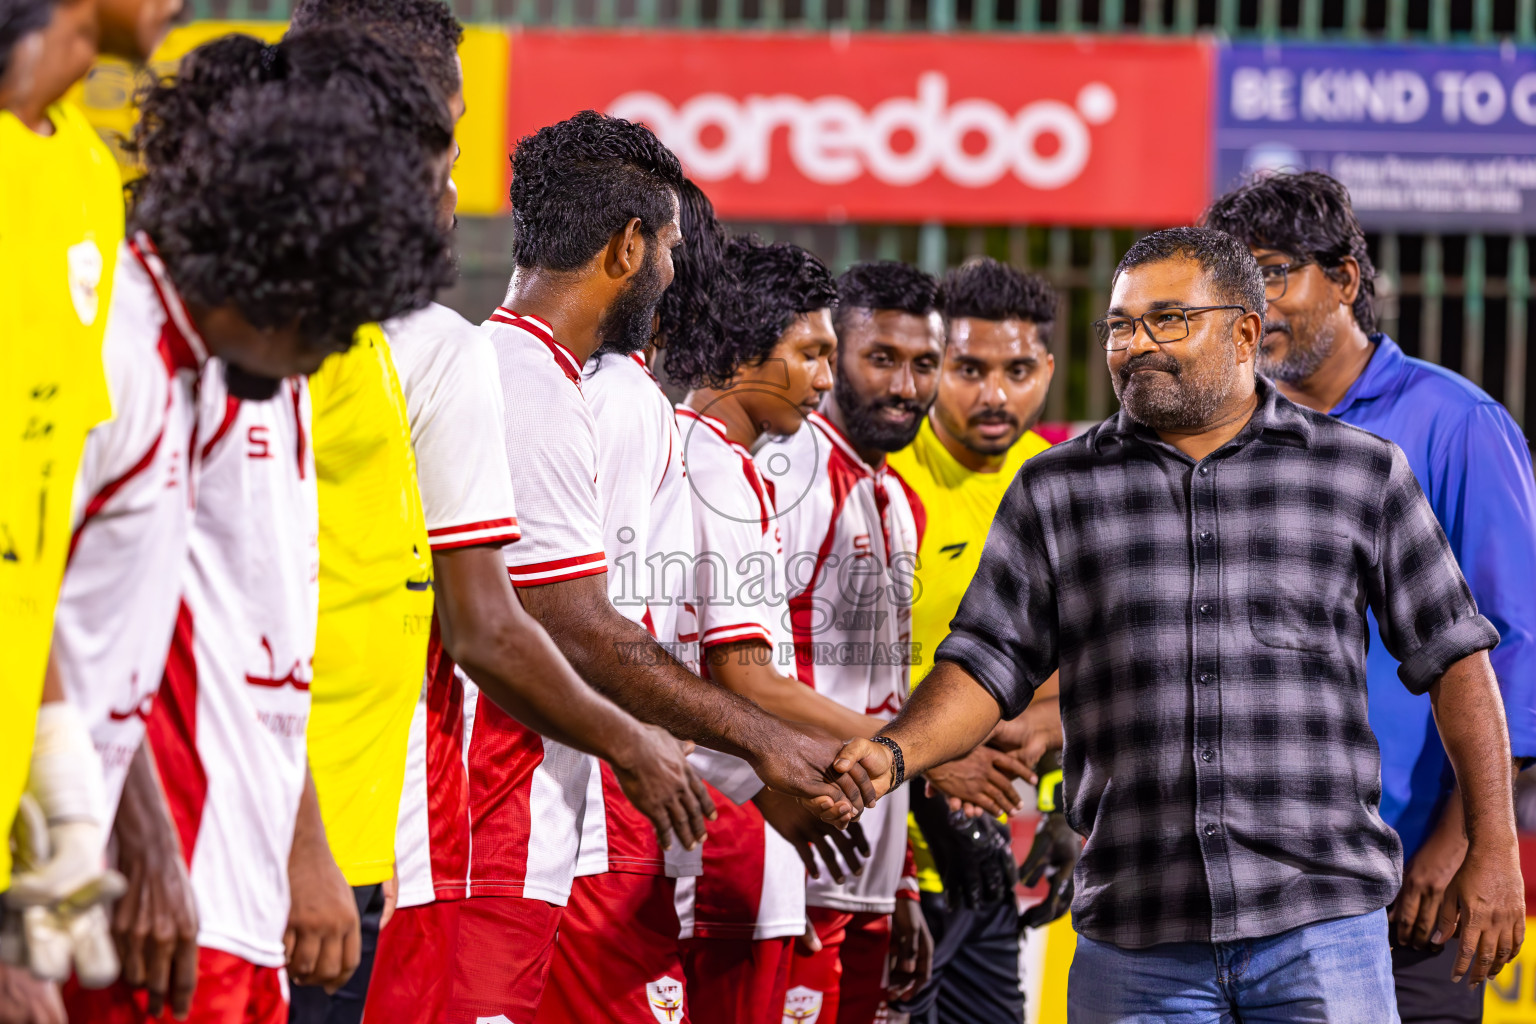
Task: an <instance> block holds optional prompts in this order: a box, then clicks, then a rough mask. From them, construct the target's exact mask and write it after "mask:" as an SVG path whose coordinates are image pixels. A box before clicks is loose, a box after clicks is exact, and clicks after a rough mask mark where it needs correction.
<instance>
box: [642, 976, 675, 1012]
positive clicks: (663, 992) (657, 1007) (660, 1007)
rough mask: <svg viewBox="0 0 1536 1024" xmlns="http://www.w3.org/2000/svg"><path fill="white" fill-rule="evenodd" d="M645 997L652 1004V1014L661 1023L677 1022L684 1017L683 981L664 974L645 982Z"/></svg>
mask: <svg viewBox="0 0 1536 1024" xmlns="http://www.w3.org/2000/svg"><path fill="white" fill-rule="evenodd" d="M645 998H646V1001H647V1002H649V1003H650V1004H651V1016H652V1017H655V1018H656V1019H657V1020H659V1021H661V1024H677V1022H678V1021H680V1020H682V1019H683V983H682V982H680V981H678V980H677V979H676V978H673V977H670V976H668V975H665V974H663V975H662V976H661V977H659V978H657V979H656V980H655V981H648V982H646V983H645Z"/></svg>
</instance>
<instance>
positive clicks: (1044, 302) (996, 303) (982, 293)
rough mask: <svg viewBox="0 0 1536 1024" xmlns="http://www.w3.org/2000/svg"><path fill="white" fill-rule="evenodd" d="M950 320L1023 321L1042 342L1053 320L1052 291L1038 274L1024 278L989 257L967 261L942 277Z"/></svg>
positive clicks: (947, 314)
mask: <svg viewBox="0 0 1536 1024" xmlns="http://www.w3.org/2000/svg"><path fill="white" fill-rule="evenodd" d="M940 292H941V294H942V295H943V303H944V315H945V316H946V317H948V318H950V319H958V318H960V317H975V318H976V319H978V320H1025V321H1028V322H1030V323H1033V324H1037V325H1039V328H1040V336H1041V338H1044V337H1045V336H1046V333H1047V329H1048V328H1049V327H1050V325H1051V324H1052V323H1053V322H1054V321H1055V319H1056V289H1054V288H1052V287H1051V284H1050V282H1049V281H1047V280H1046V279H1045V278H1043V277H1041V276H1040V275H1039V274H1026V273H1025V272H1024V271H1022V270H1019V269H1018V268H1016V267H1010V266H1009V265H1008V264H1006V263H1000V262H998V261H997V260H994V259H993V258H992V257H990V256H980V257H977V258H976V259H972V260H967V261H966V262H965V263H963V264H961V265H960V266H958V267H955V268H954V269H952V270H951V271H950V272H949V273H947V274H945V275H944V282H943V284H942V285H941V286H940Z"/></svg>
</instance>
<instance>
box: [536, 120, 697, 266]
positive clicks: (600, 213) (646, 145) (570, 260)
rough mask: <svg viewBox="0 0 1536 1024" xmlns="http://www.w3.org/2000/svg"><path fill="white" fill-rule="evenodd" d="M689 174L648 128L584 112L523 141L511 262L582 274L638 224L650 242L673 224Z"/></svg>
mask: <svg viewBox="0 0 1536 1024" xmlns="http://www.w3.org/2000/svg"><path fill="white" fill-rule="evenodd" d="M683 180H684V179H683V168H682V165H681V164H679V163H678V162H677V157H676V156H674V155H673V154H672V151H671V150H670V149H668V148H667V147H666V146H663V145H662V144H661V140H660V139H658V138H656V136H655V135H654V134H653V133H652V132H651V130H650V129H649V128H647V127H645V126H644V125H641V124H635V123H633V122H631V121H625V120H622V119H620V118H617V117H609V116H608V115H607V114H599V113H598V112H597V111H595V110H583V111H582V112H581V113H579V114H577V115H575V116H574V117H569V118H567V119H565V120H564V121H561V122H559V123H558V124H552V125H548V126H546V127H544V128H540V129H539V130H538V131H536V132H534V133H533V134H532V135H528V136H525V137H524V138H523V139H521V140H519V141H518V144H517V149H516V151H515V152H514V153H513V154H512V225H513V232H514V235H513V241H512V258H513V261H514V262H515V263H516V264H517V265H518V266H519V267H543V268H545V269H548V270H575V269H576V268H577V267H580V266H582V265H583V264H585V263H586V262H587V261H588V260H590V259H591V258H592V257H593V256H596V255H597V254H598V253H599V252H601V251H602V248H603V246H605V245H607V244H608V240H609V239H610V238H612V237H613V236H614V234H615V233H617V232H618V231H620V230H622V229H623V227H624V225H625V224H627V223H629V221H630V220H631V219H632V218H636V217H638V218H639V219H640V231H641V234H642V235H643V236H644V237H645V239H646V240H647V241H650V240H651V239H653V238H655V237H656V232H657V231H658V230H660V228H661V227H662V225H664V224H666V223H667V222H668V221H670V220H671V219H672V213H673V210H674V204H675V203H676V202H677V197H678V195H679V193H681V191H682V188H683Z"/></svg>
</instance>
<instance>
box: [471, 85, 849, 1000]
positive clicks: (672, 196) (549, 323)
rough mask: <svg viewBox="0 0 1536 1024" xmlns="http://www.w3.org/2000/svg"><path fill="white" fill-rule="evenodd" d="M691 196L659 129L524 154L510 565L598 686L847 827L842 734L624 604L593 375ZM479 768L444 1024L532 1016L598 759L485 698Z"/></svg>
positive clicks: (679, 819)
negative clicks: (833, 774)
mask: <svg viewBox="0 0 1536 1024" xmlns="http://www.w3.org/2000/svg"><path fill="white" fill-rule="evenodd" d="M682 184H683V175H682V168H681V166H680V165H679V164H678V162H677V158H676V157H675V156H673V155H672V153H671V152H670V151H669V150H668V149H667V148H666V147H664V146H663V145H662V144H661V143H660V142H659V141H658V140H657V139H656V137H655V135H653V134H652V133H651V132H650V131H649V130H648V129H646V128H644V127H642V126H640V125H636V124H632V123H630V122H628V121H623V120H619V119H617V118H611V117H607V116H605V115H602V114H598V113H596V112H594V111H584V112H582V113H580V114H577V115H576V116H574V117H572V118H569V119H567V120H565V121H562V122H560V123H558V124H555V125H550V126H548V127H546V128H542V129H540V130H539V131H538V132H536V133H535V134H533V135H531V136H529V137H527V138H525V139H523V140H522V141H521V142H519V144H518V146H517V150H516V153H515V154H514V156H513V161H512V211H513V219H514V223H515V227H516V240H515V244H514V247H513V259H514V262H515V264H516V269H515V270H514V271H513V275H512V280H511V282H510V284H509V286H508V290H507V300H506V304H505V305H504V306H502V307H501V308H499V309H497V311H496V312H494V313H493V314H491V317H490V319H489V321H488V322H487V323H486V324H485V325H484V326H483V328H482V330H483V331H484V332H485V334H486V336H487V337H489V338H490V340H491V343H492V347H493V349H494V350H495V357H496V364H497V368H498V371H499V373H500V377H501V383H502V390H503V392H504V393H505V395H506V396H507V399H508V401H507V405H506V410H505V413H506V415H505V424H504V441H505V444H506V452H507V462H508V465H509V467H510V468H511V472H512V482H513V487H514V490H515V492H516V495H517V511H518V520H519V525H520V527H521V530H522V539H521V540H519V541H518V542H517V543H516V544H514V545H511V546H509V547H508V548H506V549H505V557H506V561H507V571H508V573H509V574H510V576H511V578H512V583H513V585H514V586H515V587H516V588H517V590H518V596H519V598H520V599H521V601H522V604H523V606H524V607H525V608H526V609H527V610H528V611H529V613H531V614H532V615H533V617H534V618H535V619H537V620H538V621H539V623H540V624H541V625H542V626H543V627H544V628H545V629H546V630H547V631H548V633H549V634H550V636H551V638H552V639H553V640H554V642H555V644H556V646H557V647H559V648H560V651H561V653H563V654H564V655H565V656H566V658H567V660H569V661H570V663H571V665H572V667H574V668H575V669H576V671H577V673H578V674H580V675H581V676H582V678H584V679H585V680H586V681H587V682H588V683H589V684H590V685H591V686H592V687H593V688H594V689H596V690H597V691H599V692H600V693H602V694H603V695H605V696H607V697H608V698H609V699H611V700H612V701H613V702H614V703H616V704H618V705H619V706H620V707H622V708H624V709H625V710H627V711H629V712H630V713H631V714H633V715H634V716H635V717H636V718H639V719H640V720H641V721H644V722H648V723H651V724H653V725H659V726H661V727H662V728H664V729H666V730H667V731H669V732H671V733H672V734H673V735H674V736H677V737H679V738H680V739H683V740H688V741H697V742H698V743H700V744H702V745H704V746H708V747H711V748H713V749H717V750H721V751H723V752H725V753H729V754H734V755H736V756H738V757H741V758H743V759H745V760H746V761H747V762H748V763H749V764H751V765H752V767H753V769H754V770H755V771H756V772H757V773H758V775H759V776H761V777H762V778H763V780H764V781H765V782H767V783H769V784H770V785H772V786H774V788H776V789H780V790H782V791H784V792H786V793H789V794H792V795H794V796H798V797H802V798H808V799H815V798H818V797H819V798H821V799H822V802H823V804H825V805H831V806H832V808H833V816H835V817H837V818H839V819H840V820H846V819H848V818H850V817H851V816H852V815H853V814H854V813H857V811H859V810H861V809H862V807H863V803H862V798H863V794H862V793H861V792H860V788H859V785H858V782H862V783H863V784H864V785H865V786H866V787H868V783H869V780H868V779H862V780H850V779H845V780H843V787H840V786H838V785H836V784H833V783H830V782H829V781H827V774H828V773H827V771H826V765H827V764H828V763H829V762H830V758H831V756H832V755H833V754H834V753H835V752H836V744H835V742H832V741H829V740H827V739H820V738H812V737H810V736H808V735H806V734H805V733H802V732H799V731H797V730H795V729H793V728H791V727H790V726H788V725H787V724H786V723H784V722H783V721H781V720H779V719H777V718H774V717H772V716H770V715H768V714H767V713H765V712H764V711H762V709H760V708H758V707H757V706H756V705H754V704H752V703H751V702H749V701H747V700H744V699H742V698H739V697H736V696H735V695H733V694H730V693H727V692H726V691H724V690H721V689H719V688H717V687H714V686H711V685H709V684H708V683H705V682H704V681H703V680H701V679H699V677H698V676H696V675H694V674H693V673H692V672H690V671H688V670H687V669H686V668H684V667H683V665H681V664H680V663H679V662H678V661H676V660H675V659H674V658H672V656H671V655H670V654H669V653H668V652H667V651H666V650H665V649H664V648H662V647H661V646H660V645H659V644H657V642H656V640H655V639H654V638H653V637H652V636H651V635H650V633H648V632H647V631H646V629H645V627H644V626H642V625H640V624H639V623H637V622H635V621H633V620H632V619H630V618H628V617H626V616H625V615H624V614H623V613H622V612H621V611H619V609H617V608H615V607H614V605H613V603H612V601H611V600H610V598H609V590H608V579H607V560H606V554H605V542H606V538H605V537H604V534H603V514H602V499H601V493H600V492H601V484H600V482H599V480H600V473H601V470H600V464H599V453H598V437H597V430H596V425H595V423H594V420H593V414H592V410H591V408H590V407H589V406H588V404H587V399H586V396H585V395H584V393H583V391H582V379H581V370H582V366H583V364H584V363H585V362H586V361H587V360H588V359H589V358H591V356H592V355H593V354H594V353H595V352H596V351H597V350H598V349H599V348H600V347H602V346H605V345H606V346H610V347H611V348H613V349H616V350H618V351H621V352H623V351H638V350H639V349H641V348H643V347H644V346H645V344H646V343H647V342H648V341H649V340H650V337H651V330H652V323H653V318H654V316H655V312H656V307H657V303H658V302H659V301H660V299H661V295H662V292H663V291H664V290H665V289H666V287H667V285H668V284H670V283H671V280H672V248H673V247H674V246H676V245H677V244H679V242H680V241H681V240H682V234H681V230H680V228H679V224H678V191H679V189H680V188H681V187H682ZM467 758H468V761H467V764H468V771H469V820H470V823H471V824H470V846H469V858H468V861H469V862H468V865H467V871H466V872H465V875H466V876H467V893H468V895H469V896H470V898H469V899H465V900H464V901H463V905H462V907H461V908H460V910H459V915H458V940H457V944H456V948H455V950H454V954H453V972H454V974H453V985H452V989H453V991H452V994H451V995H450V997H449V1001H448V1007H447V1012H446V1015H445V1018H444V1019H445V1020H448V1021H451V1022H455V1024H457V1022H460V1021H466V1022H474V1021H476V1020H479V1019H483V1018H495V1017H496V1016H498V1015H505V1016H506V1017H507V1018H509V1019H511V1020H519V1021H525V1020H530V1019H533V1017H534V1016H535V1013H536V1010H537V1007H538V1003H539V1000H540V998H541V996H542V994H543V990H544V986H545V981H546V978H547V975H548V970H549V964H550V960H551V957H552V953H553V947H554V939H555V931H556V928H557V926H558V924H559V920H560V915H561V910H562V908H563V907H564V905H565V903H566V902H567V900H568V899H569V897H570V892H571V886H572V880H573V878H574V873H575V869H576V862H577V856H578V853H579V846H580V837H581V831H582V816H583V809H584V806H585V803H586V794H587V787H588V782H589V778H590V774H591V771H592V763H591V760H590V758H588V757H587V756H586V755H583V754H580V753H578V752H576V751H574V750H572V749H570V748H569V747H566V746H563V745H561V744H559V743H557V742H555V741H554V740H551V739H546V738H545V737H543V736H540V735H539V734H538V733H537V732H535V731H533V730H531V729H529V728H527V727H525V726H524V725H522V724H520V723H519V722H517V721H516V720H514V719H512V718H511V717H510V716H508V715H505V714H503V713H501V712H500V711H499V710H498V709H497V708H495V707H486V706H485V705H480V707H479V709H478V711H477V713H476V714H475V717H474V722H473V729H472V734H471V736H470V739H469V749H468V752H467ZM823 758H826V759H827V760H822V759H823ZM694 782H695V786H696V787H697V788H696V789H695V790H694V791H693V792H690V793H687V794H685V796H684V797H680V798H679V799H678V800H677V801H676V803H677V807H676V811H677V814H676V817H675V818H674V822H675V823H676V826H677V827H676V831H677V841H678V842H680V843H681V844H682V846H684V847H685V848H690V849H691V848H693V847H696V846H697V844H698V843H699V842H700V841H701V840H702V838H703V836H704V821H705V819H706V818H708V817H713V816H714V811H713V807H712V804H711V801H710V799H709V797H708V795H707V794H706V793H705V792H704V790H703V788H702V784H700V783H698V782H697V780H696V779H695V780H694ZM844 787H845V788H844ZM663 845H664V846H667V845H670V843H669V842H667V841H665V840H664V841H663ZM509 932H510V933H513V934H515V935H517V941H516V942H514V943H511V944H510V945H509V944H508V943H507V942H506V941H505V940H506V936H507V934H508V933H509ZM509 954H510V955H509ZM588 966H589V969H591V970H594V971H602V970H605V969H606V966H605V965H603V964H591V965H588ZM589 984H592V985H593V986H596V985H597V984H599V982H597V981H595V980H594V981H591V982H589ZM673 994H675V993H670V992H659V993H658V997H659V998H664V999H667V1000H668V1001H670V998H671V995H673Z"/></svg>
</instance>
